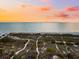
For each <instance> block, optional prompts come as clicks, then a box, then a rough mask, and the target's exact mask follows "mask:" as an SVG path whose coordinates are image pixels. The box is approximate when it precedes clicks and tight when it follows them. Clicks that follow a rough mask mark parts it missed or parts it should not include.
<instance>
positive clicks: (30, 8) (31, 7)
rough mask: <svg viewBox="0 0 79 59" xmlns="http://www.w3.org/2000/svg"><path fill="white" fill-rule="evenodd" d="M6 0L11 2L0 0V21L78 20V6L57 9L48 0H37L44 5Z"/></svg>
mask: <svg viewBox="0 0 79 59" xmlns="http://www.w3.org/2000/svg"><path fill="white" fill-rule="evenodd" d="M7 1H8V3H11V4H12V3H13V4H12V5H10V4H9V5H10V6H9V5H7V6H6V4H7V3H6V0H3V1H0V3H1V2H2V4H0V22H79V20H78V19H79V7H76V6H67V7H65V8H63V9H58V8H56V6H55V5H54V4H50V1H49V0H40V1H39V2H42V3H43V4H45V5H40V4H41V3H40V4H39V5H36V4H35V3H34V4H33V3H30V2H27V1H26V3H25V2H22V1H20V2H19V1H13V2H12V1H10V0H7ZM34 1H37V0H34ZM3 2H5V4H3ZM15 2H16V4H15ZM39 2H38V3H39Z"/></svg>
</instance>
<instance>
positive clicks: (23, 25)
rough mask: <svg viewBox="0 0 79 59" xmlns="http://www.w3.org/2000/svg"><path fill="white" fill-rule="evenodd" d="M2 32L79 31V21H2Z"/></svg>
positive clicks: (0, 24) (0, 27)
mask: <svg viewBox="0 0 79 59" xmlns="http://www.w3.org/2000/svg"><path fill="white" fill-rule="evenodd" d="M0 32H1V33H2V32H79V23H44V22H43V23H40V22H38V23H35V22H20V23H17V22H12V23H9V22H7V23H4V22H2V23H0Z"/></svg>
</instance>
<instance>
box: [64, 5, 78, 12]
mask: <svg viewBox="0 0 79 59" xmlns="http://www.w3.org/2000/svg"><path fill="white" fill-rule="evenodd" d="M65 10H66V11H79V7H75V6H73V7H67V8H65Z"/></svg>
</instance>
